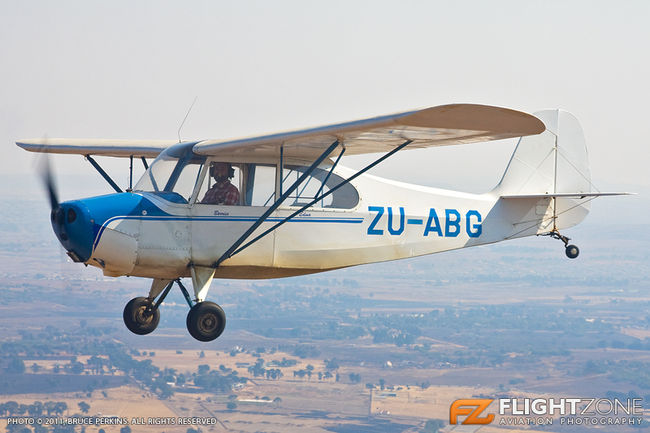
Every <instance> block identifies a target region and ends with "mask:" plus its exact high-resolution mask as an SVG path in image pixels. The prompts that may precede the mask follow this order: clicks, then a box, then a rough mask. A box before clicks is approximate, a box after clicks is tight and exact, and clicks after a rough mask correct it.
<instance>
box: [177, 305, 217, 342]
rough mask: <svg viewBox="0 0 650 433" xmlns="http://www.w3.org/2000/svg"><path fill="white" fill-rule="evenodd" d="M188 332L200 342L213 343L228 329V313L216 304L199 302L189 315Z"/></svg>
mask: <svg viewBox="0 0 650 433" xmlns="http://www.w3.org/2000/svg"><path fill="white" fill-rule="evenodd" d="M186 322H187V330H188V331H189V333H190V335H191V336H192V337H194V338H196V339H197V340H199V341H212V340H214V339H216V338H217V337H219V336H220V335H221V333H222V332H223V330H224V329H225V328H226V313H224V312H223V310H222V309H221V307H220V306H219V305H217V304H215V303H214V302H199V303H198V304H196V305H194V306H193V307H192V309H191V310H190V312H189V313H187V321H186Z"/></svg>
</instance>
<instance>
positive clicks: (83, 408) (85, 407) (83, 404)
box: [77, 401, 90, 413]
mask: <svg viewBox="0 0 650 433" xmlns="http://www.w3.org/2000/svg"><path fill="white" fill-rule="evenodd" d="M77 405H78V406H79V409H80V410H81V412H82V413H88V410H90V405H89V404H88V403H86V402H85V401H82V402H80V403H78V404H77Z"/></svg>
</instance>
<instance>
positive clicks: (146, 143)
mask: <svg viewBox="0 0 650 433" xmlns="http://www.w3.org/2000/svg"><path fill="white" fill-rule="evenodd" d="M176 143H178V141H175V140H117V139H97V138H91V139H87V138H32V139H25V140H19V141H17V142H16V144H17V145H18V146H20V147H22V148H23V149H25V150H29V151H30V152H43V153H65V154H76V155H98V156H114V157H124V158H128V157H130V156H134V157H145V158H155V157H156V156H158V154H159V153H160V152H162V151H163V150H165V149H166V148H168V147H169V146H171V145H172V144H176Z"/></svg>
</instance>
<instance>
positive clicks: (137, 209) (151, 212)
mask: <svg viewBox="0 0 650 433" xmlns="http://www.w3.org/2000/svg"><path fill="white" fill-rule="evenodd" d="M124 194H126V195H129V196H136V197H138V198H139V200H138V203H137V206H133V207H131V211H130V212H129V213H128V214H122V215H120V216H112V217H109V218H107V219H104V221H103V222H102V223H101V224H98V220H97V219H96V220H95V227H97V229H96V230H95V233H96V234H95V242H94V243H93V251H94V250H95V248H97V245H98V244H99V241H100V239H101V237H102V234H103V232H104V229H106V227H107V226H108V225H109V224H110V223H111V222H113V221H117V220H127V219H129V220H137V219H139V220H142V221H215V222H255V221H257V220H258V218H259V217H256V216H232V215H215V216H211V215H210V216H177V215H171V214H168V213H166V212H165V211H163V210H162V209H160V208H159V207H158V206H156V205H154V204H153V203H152V202H151V201H150V200H149V199H147V198H146V197H143V196H141V195H139V194H133V193H123V194H111V196H104V197H102V198H103V199H106V198H108V197H117V196H122V195H124ZM97 198H99V197H97ZM120 200H121V199H120ZM128 201H129V202H130V200H128ZM115 204H116V203H115V202H114V205H113V207H112V209H113V212H115V211H116V210H118V209H120V210H121V208H123V206H115ZM144 211H146V214H144V215H143V212H144ZM282 220H284V218H283V217H271V218H267V219H266V221H268V222H280V221H282ZM288 222H290V223H303V222H304V223H334V224H361V223H362V222H363V217H339V216H336V217H322V216H321V217H314V218H312V217H297V218H293V219H291V220H289V221H288Z"/></svg>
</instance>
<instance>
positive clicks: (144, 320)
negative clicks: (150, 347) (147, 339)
mask: <svg viewBox="0 0 650 433" xmlns="http://www.w3.org/2000/svg"><path fill="white" fill-rule="evenodd" d="M122 317H123V318H124V324H125V325H126V327H127V328H129V331H131V332H133V333H134V334H138V335H146V334H149V333H151V332H153V331H154V329H156V327H157V326H158V322H160V312H159V311H158V309H157V308H154V306H153V302H152V301H151V299H149V298H144V297H139V298H133V299H131V300H130V301H129V303H128V304H126V307H124V314H123V315H122Z"/></svg>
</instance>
